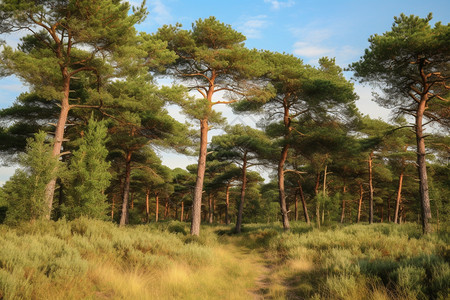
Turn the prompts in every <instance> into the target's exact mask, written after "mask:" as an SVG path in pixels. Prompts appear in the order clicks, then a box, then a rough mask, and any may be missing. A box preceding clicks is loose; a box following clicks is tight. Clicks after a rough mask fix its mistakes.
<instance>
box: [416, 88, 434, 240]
mask: <svg viewBox="0 0 450 300" xmlns="http://www.w3.org/2000/svg"><path fill="white" fill-rule="evenodd" d="M427 100H428V95H427V94H425V95H422V97H421V101H420V103H419V105H418V108H417V113H416V126H415V127H416V128H415V129H416V140H417V167H418V171H419V191H420V199H421V202H420V203H421V207H422V229H423V233H424V234H428V233H431V232H432V228H431V224H430V220H431V208H430V198H429V195H428V176H427V164H426V160H425V154H426V150H425V137H424V135H423V126H422V120H423V114H424V112H425V109H426V103H427Z"/></svg>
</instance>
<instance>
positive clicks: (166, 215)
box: [164, 198, 169, 220]
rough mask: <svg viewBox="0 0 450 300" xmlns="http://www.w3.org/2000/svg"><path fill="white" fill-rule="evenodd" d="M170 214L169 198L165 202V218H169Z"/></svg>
mask: <svg viewBox="0 0 450 300" xmlns="http://www.w3.org/2000/svg"><path fill="white" fill-rule="evenodd" d="M168 216H169V199H168V198H167V199H166V201H165V202H164V220H167V217H168Z"/></svg>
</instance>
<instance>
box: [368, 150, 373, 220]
mask: <svg viewBox="0 0 450 300" xmlns="http://www.w3.org/2000/svg"><path fill="white" fill-rule="evenodd" d="M372 162H373V151H372V152H370V154H369V224H373V185H372Z"/></svg>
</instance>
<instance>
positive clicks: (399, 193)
mask: <svg viewBox="0 0 450 300" xmlns="http://www.w3.org/2000/svg"><path fill="white" fill-rule="evenodd" d="M403 173H404V172H403V170H402V171H401V173H400V177H399V179H398V189H397V200H396V201H395V213H394V223H397V222H398V212H399V209H400V202H401V199H402V185H403V176H404V175H403Z"/></svg>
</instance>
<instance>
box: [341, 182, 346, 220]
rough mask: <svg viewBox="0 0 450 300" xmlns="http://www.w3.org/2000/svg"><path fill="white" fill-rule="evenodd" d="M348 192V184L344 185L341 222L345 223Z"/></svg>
mask: <svg viewBox="0 0 450 300" xmlns="http://www.w3.org/2000/svg"><path fill="white" fill-rule="evenodd" d="M346 193H347V186H345V185H344V188H343V191H342V211H341V223H344V220H345V200H344V199H345V196H344V195H345V194H346Z"/></svg>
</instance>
